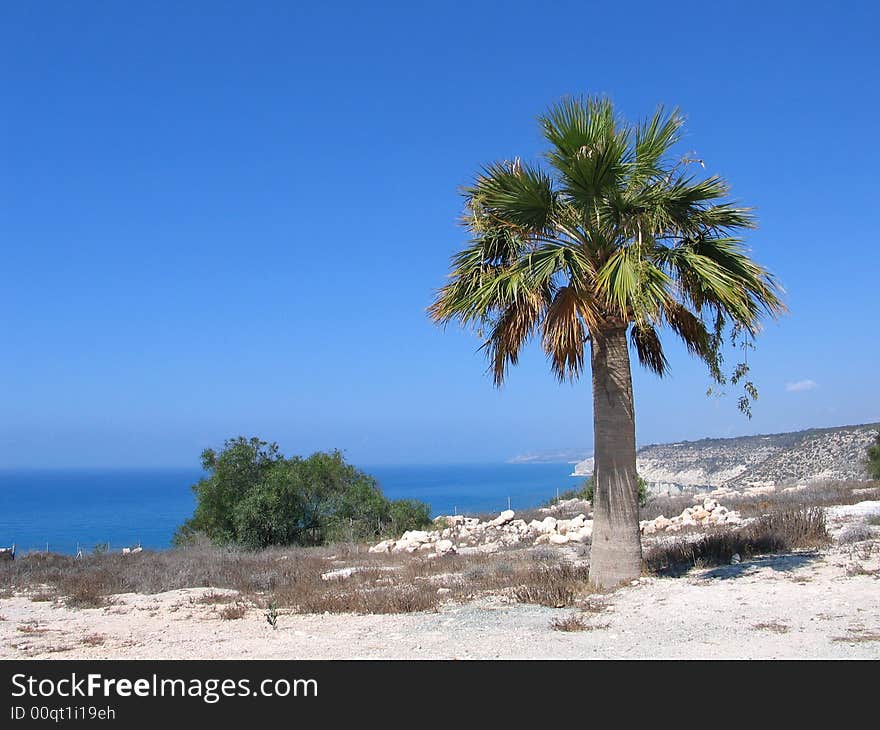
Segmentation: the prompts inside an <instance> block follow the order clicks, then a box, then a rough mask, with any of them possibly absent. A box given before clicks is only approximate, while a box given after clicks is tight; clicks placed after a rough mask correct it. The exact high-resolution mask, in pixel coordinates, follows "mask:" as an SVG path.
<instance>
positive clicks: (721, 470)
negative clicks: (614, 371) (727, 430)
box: [517, 423, 880, 489]
mask: <svg viewBox="0 0 880 730" xmlns="http://www.w3.org/2000/svg"><path fill="white" fill-rule="evenodd" d="M878 430H880V423H867V424H859V425H854V426H837V427H833V428H811V429H806V430H804V431H793V432H788V433H776V434H760V435H757V436H739V437H735V438H706V439H701V440H699V441H679V442H676V443H669V444H649V445H647V446H642V447H641V448H640V449H639V450H638V453H637V466H638V471H639V474H640V475H641V476H642V477H643V478H644V479H646V480H647V481H648V482H649V483H650V484H654V485H662V484H669V485H676V486H679V487H722V486H723V487H728V488H733V489H745V488H748V487H755V486H770V485H776V484H779V485H785V484H795V483H799V482H811V481H822V480H836V479H866V478H867V473H866V470H865V456H866V450H867V448H868V445H869V444H870V443H871V442H872V441H873V439H874V438H875V436H876V434H877V432H878ZM538 458H539V457H536V456H534V455H533V456H532V458H524V457H519V461H518V462H517V463H524V462H534V461H537V460H538ZM592 472H593V459H592V457H590V458H587V459H583V460H581V461H578V462H577V464H576V465H575V469H574V473H575V475H578V476H589V475H590V474H592Z"/></svg>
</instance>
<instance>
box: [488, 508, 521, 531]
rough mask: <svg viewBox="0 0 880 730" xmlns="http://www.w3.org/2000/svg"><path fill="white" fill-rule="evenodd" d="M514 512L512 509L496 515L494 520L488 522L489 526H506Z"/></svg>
mask: <svg viewBox="0 0 880 730" xmlns="http://www.w3.org/2000/svg"><path fill="white" fill-rule="evenodd" d="M514 514H515V513H514V511H513V510H512V509H506V510H504V512H502V513H501V514H500V515H498V516H497V517H496V518H495V519H494V520H491V521H490V522H489V525H491V526H492V527H500V526H501V525H506V524H507V523H508V522H510V521H511V520H512V519H513V516H514Z"/></svg>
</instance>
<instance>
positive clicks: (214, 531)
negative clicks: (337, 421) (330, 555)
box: [174, 437, 430, 548]
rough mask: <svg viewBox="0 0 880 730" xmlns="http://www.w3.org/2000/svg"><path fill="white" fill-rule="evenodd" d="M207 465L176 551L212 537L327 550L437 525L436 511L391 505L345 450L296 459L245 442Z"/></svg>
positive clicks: (208, 454) (229, 445)
mask: <svg viewBox="0 0 880 730" xmlns="http://www.w3.org/2000/svg"><path fill="white" fill-rule="evenodd" d="M202 466H203V468H204V469H205V471H207V472H208V476H207V477H206V478H204V479H202V480H201V481H199V482H198V483H197V484H195V485H194V486H193V491H194V492H195V494H196V508H195V512H194V514H193V516H192V518H190V519H189V520H187V521H186V522H185V523H184V524H183V525H181V526H180V527H179V528H178V530H177V532H176V534H175V536H174V543H175V544H176V545H182V544H191V543H193V542H194V541H196V540H198V539H200V538H204V537H207V538H208V539H209V540H210V541H211V542H213V543H215V544H219V545H224V544H239V545H244V546H247V547H252V548H265V547H269V546H270V545H323V544H325V543H328V542H332V541H343V540H348V541H366V540H372V539H374V538H376V537H378V536H379V535H382V534H385V533H388V532H389V531H391V530H397V529H398V528H399V529H400V531H401V532H402V531H404V530H407V529H416V528H418V527H423V526H425V525H426V524H428V523H429V522H430V519H429V508H428V505H426V504H424V503H422V502H417V501H415V500H399V501H396V502H392V501H390V500H388V499H387V498H386V497H385V496H384V495H383V494H382V492H381V490H380V489H379V486H378V484H377V482H376V480H375V479H374V478H373V477H371V476H370V475H369V474H365V473H364V472H362V471H359V470H358V469H356V468H355V467H353V466H351V465H350V464H347V463H346V462H345V459H344V458H343V457H342V454H341V453H340V452H339V451H333V452H329V453H324V452H317V453H314V454H312V455H311V456H309V457H308V458H305V459H304V458H301V457H298V456H295V457H292V458H289V459H288V458H285V457H284V456H283V455H282V454H281V452H280V450H279V449H278V446H277V445H276V444H270V443H267V442H265V441H261V440H260V439H256V438H251V439H245V438H243V437H239V438H237V439H231V440H228V441H227V442H226V443H225V445H224V447H223V449H222V450H221V451H220V453H219V454H218V453H215V452H214V451H213V450H212V449H207V450H206V451H204V452H203V453H202Z"/></svg>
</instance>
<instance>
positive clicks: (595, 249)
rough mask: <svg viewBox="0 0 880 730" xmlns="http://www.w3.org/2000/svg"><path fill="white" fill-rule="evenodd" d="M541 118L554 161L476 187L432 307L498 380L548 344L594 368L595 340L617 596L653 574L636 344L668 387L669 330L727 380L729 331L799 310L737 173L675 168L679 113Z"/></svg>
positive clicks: (568, 104) (498, 171)
mask: <svg viewBox="0 0 880 730" xmlns="http://www.w3.org/2000/svg"><path fill="white" fill-rule="evenodd" d="M539 122H540V125H541V129H542V131H543V135H544V137H545V138H546V140H547V142H549V144H550V148H549V150H548V151H547V152H546V155H545V158H546V164H531V165H530V164H526V163H524V162H521V161H520V160H519V158H517V159H515V160H514V161H512V162H511V161H503V162H497V163H494V164H491V165H489V166H487V167H485V168H484V169H483V172H482V174H480V175H478V176H477V178H476V181H475V182H474V184H473V185H472V186H470V187H467V188H465V190H464V195H465V200H466V214H465V218H464V220H463V224H464V225H465V227H466V228H467V229H468V230H469V231H470V233H471V240H470V242H469V244H468V245H467V247H466V248H464V249H463V250H462V251H460V252H459V253H458V254H456V255H455V256H454V257H453V259H452V271H451V274H450V279H449V281H448V283H447V284H446V285H445V286H444V287H443V288H442V289H440V290H439V292H437V296H436V298H435V301H434V302H433V304H432V305H431V307H430V308H429V310H428V311H429V314H430V316H431V317H432V319H433V320H434V321H436V322H438V323H443V324H445V323H448V322H450V321H452V320H457V321H459V322H460V323H462V324H463V325H465V326H471V327H474V328H475V329H476V330H477V331H478V333H479V334H480V335H481V337H482V338H483V339H484V344H483V348H484V349H485V350H486V353H487V356H488V359H489V362H490V370H491V372H492V374H493V376H494V381H495V384H496V385H501V383H502V382H503V381H504V378H505V375H506V373H507V369H508V366H509V365H515V364H516V362H517V360H518V357H519V354H520V352H521V350H522V348H523V346H524V345H525V344H526V343H527V342H528V341H529V339H530V338H531V337H532V336H533V335H536V334H539V335H540V338H541V344H542V346H543V349H544V351H545V352H546V354H547V356H548V359H549V362H550V365H551V367H552V369H553V372H554V373H555V374H556V376H557V377H558V378H559V379H560V380H565V379H571V380H574V379H576V378H577V377H578V376H579V375H580V374H581V373H582V371H583V369H584V362H585V359H586V345H587V343H589V354H590V365H591V370H592V384H593V432H594V452H593V453H594V456H595V473H594V478H595V495H594V503H593V510H594V523H593V545H592V551H591V558H590V581H591V582H592V583H594V584H595V585H597V586H599V587H603V588H607V587H613V586H616V585H618V584H620V583H621V582H623V581H625V580H631V579H633V578H636V577H638V576H639V574H640V572H641V541H640V537H639V522H638V494H637V482H636V444H635V412H634V404H633V391H632V376H631V372H630V353H629V347H628V343H627V334H628V335H629V342H630V343H631V344H632V347H633V349H634V351H635V353H636V355H637V356H638V359H639V361H640V362H641V364H642V365H644V366H645V367H647V368H649V369H650V370H652V371H653V372H655V373H656V374H657V375H659V376H662V375H663V374H664V373H665V372H666V370H667V360H666V356H665V354H664V351H663V346H662V344H661V339H660V330H661V329H663V328H666V329H668V330H671V331H672V332H674V333H675V334H676V335H678V336H679V337H680V338H681V339H682V340H683V341H684V343H685V345H686V346H687V348H688V350H689V351H690V352H691V353H693V354H694V355H696V356H698V357H700V358H702V359H703V360H704V361H705V362H706V363H707V364H708V366H709V369H710V372H711V373H712V374H713V376H714V377H715V378H716V379H719V380H720V379H723V375H722V374H721V370H720V359H721V354H720V347H721V345H722V342H723V337H724V334H723V333H724V332H728V331H731V330H732V331H733V332H734V336H736V334H737V333H739V334H740V335H741V336H745V337H752V336H754V335H755V334H756V333H757V331H758V329H759V324H760V320H761V318H762V317H763V316H765V315H769V316H776V315H778V314H779V313H781V312H782V311H784V305H783V304H782V302H781V300H780V298H779V294H780V289H779V288H778V286H777V285H776V283H775V282H774V279H773V277H772V276H771V275H770V274H769V273H768V272H767V270H766V269H764V268H762V267H761V266H759V265H758V264H756V263H755V262H754V261H752V260H751V259H750V258H749V256H748V254H747V251H746V249H745V248H744V246H743V243H742V241H741V240H740V239H739V238H738V237H737V233H738V232H740V231H742V230H743V229H746V228H750V227H753V226H754V219H753V216H752V214H751V212H750V211H749V210H748V209H746V208H742V207H739V206H737V205H736V204H734V203H733V202H730V201H728V200H726V196H727V194H728V185H727V183H726V182H725V181H724V180H723V179H722V178H720V177H718V176H709V177H703V178H702V179H698V178H697V177H696V176H693V175H691V174H690V173H689V172H688V170H689V167H688V165H690V164H692V163H695V162H700V161H699V160H689V159H681V160H673V159H671V149H672V147H673V146H674V145H675V144H676V142H678V140H679V137H680V132H681V129H682V125H683V118H682V116H681V115H680V114H679V113H678V111H677V110H675V111H672V112H670V113H667V112H665V111H664V110H663V109H662V108H660V109H658V110H657V112H656V113H655V114H654V115H653V116H652V117H651V118H650V119H648V120H646V121H644V122H642V123H640V124H630V123H627V122H625V121H623V120H622V119H620V118H619V117H618V116H617V115H616V114H615V111H614V107H613V105H612V103H611V102H610V101H608V100H607V99H604V98H593V97H590V98H583V99H568V100H564V101H562V102H561V103H559V104H557V105H555V106H552V107H551V108H550V109H549V110H548V112H547V113H546V114H545V115H544V116H542V117H539ZM728 328H730V329H728ZM741 374H742V373H741V371H740V373H739V375H741Z"/></svg>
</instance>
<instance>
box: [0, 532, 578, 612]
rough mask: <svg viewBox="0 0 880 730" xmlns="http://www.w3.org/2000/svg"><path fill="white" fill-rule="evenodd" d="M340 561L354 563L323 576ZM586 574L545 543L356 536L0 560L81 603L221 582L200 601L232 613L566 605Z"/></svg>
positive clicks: (5, 582)
mask: <svg viewBox="0 0 880 730" xmlns="http://www.w3.org/2000/svg"><path fill="white" fill-rule="evenodd" d="M340 567H349V568H355V569H356V570H355V572H354V573H353V574H352V575H350V576H348V577H342V578H338V579H334V580H323V579H322V577H321V576H322V574H325V573H328V572H330V571H332V570H335V569H338V568H340ZM586 578H587V568H586V567H585V566H580V567H575V566H572V565H569V564H567V563H564V562H562V560H561V554H560V553H559V551H553V550H548V549H546V548H541V549H535V550H516V551H500V552H498V553H495V554H478V555H468V556H462V555H447V556H443V557H427V556H424V555H410V554H407V553H403V554H373V553H369V552H368V551H367V549H366V547H365V546H357V545H335V546H331V547H328V548H289V549H280V548H279V549H269V550H263V551H258V552H254V551H246V550H231V549H221V548H210V547H200V548H191V549H186V550H184V549H177V550H167V551H162V552H153V551H144V552H143V553H139V554H137V555H126V556H122V555H119V554H103V555H90V556H87V557H85V558H83V559H80V560H75V559H73V558H72V557H68V556H63V555H54V554H51V553H50V554H46V553H39V554H33V555H27V556H24V557H22V558H21V559H19V560H16V561H14V562H10V563H7V564H5V565H0V585H2V586H4V587H5V588H7V589H8V590H18V591H34V590H36V591H40V592H41V594H43V595H45V597H46V599H47V600H50V599H53V598H60V599H61V600H63V601H64V602H65V604H66V605H68V606H72V607H75V608H97V607H102V606H106V605H107V604H108V602H110V600H111V598H110V597H111V596H113V595H114V594H117V593H127V592H135V593H146V594H150V593H160V592H164V591H169V590H176V589H181V588H196V587H208V588H214V589H217V590H215V591H212V592H209V593H206V594H205V595H203V596H202V597H200V598H197V599H193V602H195V603H200V604H204V605H218V606H231V608H230V609H229V611H228V612H227V613H228V618H229V619H232V618H234V617H235V614H237V613H240V612H241V608H239V607H237V606H236V602H237V601H239V600H241V601H242V602H243V603H245V604H246V603H247V602H248V601H250V602H252V603H254V604H257V605H267V604H268V603H269V602H270V601H275V602H276V604H277V606H278V607H279V609H285V610H289V611H294V612H298V613H323V612H325V611H326V612H330V613H409V612H413V611H426V610H433V609H436V608H437V606H439V604H440V603H441V602H442V601H465V600H470V599H472V598H476V597H479V596H481V595H487V594H500V595H504V596H507V598H508V599H509V600H512V601H520V602H528V603H537V604H540V605H546V606H568V605H573V603H574V602H575V601H576V600H578V598H579V597H580V596H582V595H584V594H585V593H586V592H587V587H586ZM221 589H229V590H231V591H235V593H234V594H227V593H224V592H221ZM239 597H240V598H239Z"/></svg>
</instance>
